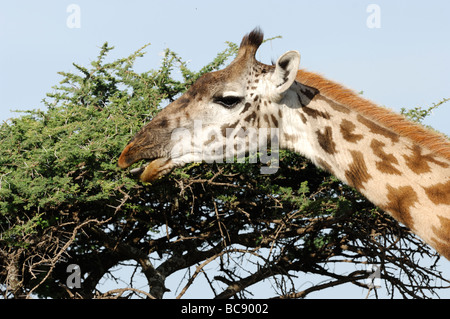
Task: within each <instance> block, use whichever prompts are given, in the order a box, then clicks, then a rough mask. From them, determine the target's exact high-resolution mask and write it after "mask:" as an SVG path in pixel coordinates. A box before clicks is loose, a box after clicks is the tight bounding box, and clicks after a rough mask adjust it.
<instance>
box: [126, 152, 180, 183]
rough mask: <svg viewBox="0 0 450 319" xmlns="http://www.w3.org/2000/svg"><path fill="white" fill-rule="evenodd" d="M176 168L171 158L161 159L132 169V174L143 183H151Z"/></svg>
mask: <svg viewBox="0 0 450 319" xmlns="http://www.w3.org/2000/svg"><path fill="white" fill-rule="evenodd" d="M175 166H176V165H175V164H174V163H173V161H172V159H171V158H167V157H160V158H156V159H154V160H152V161H151V162H149V163H146V164H145V165H144V166H141V167H138V168H134V169H132V170H131V171H130V173H131V174H133V175H135V176H137V177H138V178H139V179H140V180H141V181H142V182H145V183H151V182H153V181H155V180H157V179H158V178H160V177H162V176H164V175H166V174H167V173H169V172H170V171H171V170H172V169H173V168H174V167H175Z"/></svg>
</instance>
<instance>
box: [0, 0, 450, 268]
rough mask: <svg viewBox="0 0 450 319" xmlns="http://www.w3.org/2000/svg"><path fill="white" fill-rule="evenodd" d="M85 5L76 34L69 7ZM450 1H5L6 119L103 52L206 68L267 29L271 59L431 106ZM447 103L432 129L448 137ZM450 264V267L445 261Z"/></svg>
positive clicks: (370, 94)
mask: <svg viewBox="0 0 450 319" xmlns="http://www.w3.org/2000/svg"><path fill="white" fill-rule="evenodd" d="M70 4H75V5H77V6H78V8H79V9H80V15H79V18H80V19H79V21H80V27H79V28H70V27H69V26H68V24H67V19H68V17H69V16H70V14H71V13H70V12H67V8H68V7H69V5H70ZM370 4H375V5H376V6H377V8H379V9H380V15H379V20H377V21H379V28H369V27H368V24H367V20H368V18H370V15H371V14H373V12H367V8H368V6H369V5H370ZM449 15H450V1H445V0H440V1H438V0H430V1H405V0H390V1H376V0H371V1H364V0H343V1H333V0H319V1H292V0H276V1H273V0H257V1H255V0H246V1H242V0H239V1H236V0H228V1H205V0H193V1H192V0H191V1H171V0H165V1H138V0H128V1H106V0H96V1H85V0H71V1H62V0H48V1H31V0H29V1H23V0H22V1H20V0H19V1H2V2H1V3H0V43H1V50H0V97H1V99H0V121H3V120H6V119H8V118H10V117H12V116H18V114H16V113H11V112H10V110H16V109H21V110H25V109H33V108H41V109H45V107H44V105H43V104H42V103H41V100H42V99H43V98H45V94H46V93H47V92H51V90H52V89H51V87H52V86H54V85H56V84H57V83H58V82H59V81H60V80H61V79H62V77H61V76H60V75H58V74H57V72H58V71H74V67H73V66H72V63H73V62H75V63H77V64H81V65H88V64H89V63H90V62H91V61H92V60H94V59H95V58H96V56H97V55H98V52H99V48H100V46H101V45H102V44H103V43H104V42H105V41H108V43H109V44H110V45H113V46H115V50H114V51H113V52H112V53H111V59H112V58H120V57H125V56H128V55H129V54H130V53H132V52H134V51H135V50H137V49H139V48H140V47H142V46H143V45H144V44H147V43H151V46H149V47H148V48H147V49H146V52H147V54H146V56H145V57H144V58H142V59H141V60H140V61H139V62H138V63H137V65H136V68H137V70H138V71H145V70H147V69H151V68H156V67H157V66H158V63H159V61H160V59H161V56H160V52H162V51H163V50H164V49H165V48H167V47H169V48H171V49H172V50H174V51H176V52H177V53H178V54H180V55H181V57H183V59H185V60H189V61H190V65H191V68H193V69H199V68H201V67H202V66H203V65H204V64H206V63H207V62H209V61H211V60H212V58H214V56H215V55H216V53H217V52H219V51H220V50H222V49H224V48H225V41H233V42H237V43H239V42H240V40H241V38H242V36H243V35H244V34H245V33H248V32H249V31H251V30H252V29H253V28H254V27H255V26H260V27H261V28H262V29H263V30H264V32H265V34H266V37H272V36H277V35H281V36H282V39H277V40H274V41H272V42H271V43H268V44H265V45H264V46H263V47H261V49H260V51H259V53H258V55H257V57H258V58H259V59H260V60H261V61H262V62H264V63H268V64H269V63H270V62H271V60H276V59H277V57H278V56H279V55H281V54H282V53H284V52H285V51H288V50H298V51H299V52H300V54H301V56H302V60H301V67H302V68H306V69H307V70H310V71H316V72H319V73H320V74H322V75H324V76H326V77H329V78H330V79H333V80H335V81H338V82H340V83H342V84H344V85H346V86H348V87H351V88H353V89H354V90H356V91H364V96H365V97H366V98H369V99H371V100H373V101H374V102H376V103H378V104H380V105H384V106H387V107H389V108H392V109H393V110H396V111H399V110H400V108H401V107H406V108H412V107H416V106H431V105H432V103H433V102H434V103H435V102H438V101H439V100H441V99H443V98H450V61H449V58H450V41H449V40H448V39H449V31H450V19H448V16H449ZM449 118H450V102H448V103H446V104H444V105H442V106H441V108H440V109H439V110H437V111H435V112H434V114H433V115H432V116H431V117H430V118H429V119H428V120H427V121H426V124H428V125H431V126H433V127H435V128H436V129H438V130H440V131H442V132H444V133H446V134H447V135H450V125H448V119H449ZM445 265H446V267H448V265H449V263H446V264H445Z"/></svg>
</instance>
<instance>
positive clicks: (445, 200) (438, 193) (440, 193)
mask: <svg viewBox="0 0 450 319" xmlns="http://www.w3.org/2000/svg"><path fill="white" fill-rule="evenodd" d="M423 189H424V190H425V193H426V194H427V196H428V198H429V199H430V200H431V201H432V202H433V203H434V204H436V205H441V204H442V205H450V181H448V182H447V183H438V184H435V185H433V186H430V187H423Z"/></svg>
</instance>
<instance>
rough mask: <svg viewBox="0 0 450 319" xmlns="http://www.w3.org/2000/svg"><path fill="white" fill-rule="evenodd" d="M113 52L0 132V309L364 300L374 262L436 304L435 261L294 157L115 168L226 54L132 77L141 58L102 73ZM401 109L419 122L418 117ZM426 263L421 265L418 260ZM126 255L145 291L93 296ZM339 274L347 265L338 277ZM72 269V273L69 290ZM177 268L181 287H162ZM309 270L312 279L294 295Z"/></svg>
mask: <svg viewBox="0 0 450 319" xmlns="http://www.w3.org/2000/svg"><path fill="white" fill-rule="evenodd" d="M111 49H112V47H110V46H108V44H107V43H106V44H105V45H103V47H102V48H101V51H100V54H99V56H98V58H97V59H96V60H95V61H93V62H92V63H91V65H90V66H89V67H83V66H80V65H77V64H74V66H75V68H76V70H77V72H76V73H65V72H61V73H60V74H61V75H62V77H63V80H62V81H61V82H60V83H59V85H57V86H55V87H54V88H53V91H52V93H49V94H47V98H46V99H44V101H43V102H44V104H45V106H46V107H47V109H46V110H45V111H40V110H33V111H27V112H25V114H23V115H22V116H20V117H17V118H13V119H11V120H9V121H8V122H6V123H3V124H2V125H1V127H0V139H1V146H0V283H1V284H0V289H1V293H2V296H3V297H4V298H24V297H41V298H47V297H51V298H118V297H132V296H134V297H136V296H138V297H142V298H163V297H164V296H165V294H166V293H167V291H168V290H171V291H172V292H173V293H176V296H177V297H183V296H185V295H186V293H187V292H189V288H190V287H191V285H192V284H193V283H194V282H195V281H196V280H198V278H199V277H203V278H204V279H206V282H207V284H205V285H206V287H205V289H204V291H205V294H204V295H202V296H201V297H215V298H232V297H236V298H250V297H252V296H253V295H252V293H251V291H250V290H249V288H251V286H252V285H254V284H256V283H266V286H267V287H268V288H267V289H268V290H270V291H272V294H273V296H274V297H279V298H303V297H306V296H308V295H309V294H310V293H312V292H314V291H318V290H323V289H333V288H332V287H334V286H337V285H342V284H346V283H352V284H354V285H357V286H360V287H366V288H368V289H369V291H370V289H371V288H373V287H371V286H370V285H369V287H368V286H367V281H366V279H367V278H368V277H369V276H371V273H370V272H368V271H367V267H366V264H376V265H377V267H379V277H380V278H381V280H382V282H383V285H382V286H383V287H385V289H386V291H387V293H388V294H389V295H390V296H392V297H395V296H401V297H430V296H433V295H434V294H436V290H435V289H436V288H437V285H439V286H440V285H441V283H442V282H441V281H440V280H443V281H445V279H444V278H442V276H441V272H440V271H439V269H438V268H437V267H436V263H437V260H438V259H439V257H438V256H437V255H436V253H435V252H434V251H432V250H431V249H430V248H429V247H427V246H426V245H424V244H423V243H422V241H421V240H419V239H417V238H416V237H415V236H414V235H412V234H411V233H410V232H409V230H408V229H406V228H405V227H403V226H402V225H399V224H398V223H397V222H395V221H394V220H392V219H391V218H390V217H388V216H387V215H386V214H384V213H382V212H381V211H380V210H379V209H378V208H376V207H374V206H373V205H372V204H371V203H369V202H368V201H367V200H366V199H365V198H363V197H362V196H361V195H360V194H359V193H358V192H356V191H355V190H354V189H352V188H350V187H348V186H346V185H344V184H343V183H341V182H340V181H338V180H337V179H336V178H334V177H333V176H331V175H329V174H328V173H326V172H324V171H322V170H319V169H317V168H316V167H314V166H313V165H312V164H311V163H310V162H309V161H308V160H306V159H304V158H303V157H301V156H299V155H298V154H294V153H291V152H287V151H280V154H279V155H280V168H279V170H278V171H277V173H276V174H272V175H262V174H260V164H254V163H249V161H247V162H246V163H235V164H206V163H194V164H190V165H188V166H186V167H184V168H181V169H177V170H175V171H174V172H173V173H172V174H170V175H168V176H166V177H165V178H163V179H162V180H159V181H158V182H155V183H153V184H152V185H143V184H141V183H139V182H137V181H136V180H134V179H133V178H131V176H130V175H129V173H128V172H127V171H122V170H120V169H118V167H117V158H118V156H119V154H120V152H121V150H122V149H123V147H124V146H125V145H126V143H127V142H128V141H129V139H130V137H131V136H133V135H134V133H135V132H136V131H137V130H139V129H140V128H141V127H142V126H143V125H144V124H145V123H147V122H148V121H149V120H150V119H151V118H152V117H153V116H154V115H155V114H156V113H157V112H158V111H159V106H163V105H165V104H167V102H170V101H173V100H174V99H176V98H177V97H178V96H179V95H180V94H181V93H183V92H184V91H186V90H187V88H188V87H189V86H190V85H191V84H192V83H193V82H194V81H195V80H196V79H197V78H198V77H199V76H201V75H202V74H204V73H206V72H210V71H213V70H216V69H219V68H221V67H223V66H224V64H225V63H226V61H227V60H228V58H230V57H233V56H234V55H235V54H236V52H237V46H236V44H234V43H227V47H226V49H225V50H224V51H222V52H220V53H219V54H218V55H217V56H216V58H215V59H214V60H213V61H212V62H211V63H208V64H207V65H206V66H205V67H204V68H202V69H201V70H199V71H192V70H190V69H189V68H188V67H187V64H186V63H185V62H184V61H183V60H182V59H181V58H180V57H179V56H178V55H177V54H176V53H174V52H172V51H171V50H166V51H165V54H164V57H163V59H162V62H161V65H160V66H159V68H158V69H157V70H150V71H147V72H143V73H137V72H136V71H134V69H133V64H134V62H135V60H136V59H137V58H138V57H141V56H142V55H143V54H144V53H143V49H144V48H142V49H140V50H138V51H137V52H135V53H133V54H132V55H130V56H129V57H127V58H124V59H119V60H116V61H113V62H106V59H107V53H108V52H109V51H110V50H111ZM177 74H178V75H177ZM180 74H181V76H180ZM443 102H445V101H442V103H443ZM410 113H411V114H410V115H411V116H413V117H415V118H416V119H419V120H420V119H422V118H423V116H425V115H426V114H427V111H426V110H425V111H424V110H423V109H415V110H413V111H412V112H410ZM424 256H428V257H429V259H430V260H431V262H430V261H428V263H427V264H426V265H421V260H422V258H423V257H424ZM130 260H131V261H133V262H134V265H135V267H136V270H139V271H140V272H142V273H143V274H144V276H145V278H146V281H147V284H148V285H147V288H145V289H142V288H139V289H138V288H135V287H134V286H133V283H132V282H129V283H127V284H123V283H119V284H118V285H117V287H116V288H114V289H113V290H110V291H104V290H103V289H102V287H101V284H100V283H101V280H102V278H105V277H107V276H108V275H111V276H113V274H112V272H111V271H112V269H114V267H117V266H118V265H121V264H122V263H123V262H126V261H130ZM430 263H431V265H432V266H431V267H430ZM340 264H350V265H352V266H351V267H352V269H353V270H352V271H347V272H346V273H339V272H338V271H336V270H335V269H336V266H338V265H340ZM69 265H77V267H78V268H76V269H78V273H79V274H80V276H79V280H80V282H79V284H74V286H73V287H68V285H67V283H68V281H67V279H68V276H69V275H70V273H68V272H67V271H68V266H69ZM69 269H73V267H71V268H69ZM180 270H184V271H185V272H186V273H185V276H184V278H183V279H182V280H181V282H179V283H177V285H176V286H174V287H169V286H167V280H166V279H167V278H168V277H170V276H171V275H172V274H174V273H175V272H178V271H180ZM307 273H308V274H316V275H319V276H321V277H322V278H321V280H319V281H318V282H317V283H312V284H310V285H309V286H308V287H307V288H305V286H304V285H303V284H304V281H303V280H302V278H303V274H307ZM75 274H76V273H75ZM131 279H132V278H131ZM131 279H130V280H131ZM373 291H374V292H375V295H376V293H377V290H373Z"/></svg>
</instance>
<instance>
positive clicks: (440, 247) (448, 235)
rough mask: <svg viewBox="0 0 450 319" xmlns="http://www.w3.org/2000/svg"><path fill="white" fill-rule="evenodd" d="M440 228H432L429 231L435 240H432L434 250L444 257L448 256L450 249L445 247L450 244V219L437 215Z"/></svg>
mask: <svg viewBox="0 0 450 319" xmlns="http://www.w3.org/2000/svg"><path fill="white" fill-rule="evenodd" d="M438 219H439V222H440V225H439V226H440V227H436V226H432V227H431V229H432V230H433V233H434V234H435V235H436V237H437V238H433V239H432V240H433V241H434V245H435V247H436V250H437V251H438V252H439V253H440V254H442V255H444V256H450V247H449V246H448V245H447V243H448V242H450V219H449V218H445V217H442V216H439V215H438Z"/></svg>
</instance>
